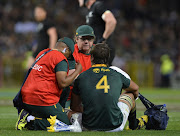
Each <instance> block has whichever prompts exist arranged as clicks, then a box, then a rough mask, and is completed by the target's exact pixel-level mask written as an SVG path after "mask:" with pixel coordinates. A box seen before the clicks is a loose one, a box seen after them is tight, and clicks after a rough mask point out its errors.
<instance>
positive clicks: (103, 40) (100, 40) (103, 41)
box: [97, 37, 106, 43]
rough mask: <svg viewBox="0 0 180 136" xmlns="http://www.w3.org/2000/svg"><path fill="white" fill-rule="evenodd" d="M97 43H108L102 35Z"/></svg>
mask: <svg viewBox="0 0 180 136" xmlns="http://www.w3.org/2000/svg"><path fill="white" fill-rule="evenodd" d="M97 43H106V39H104V38H103V37H102V38H101V39H99V40H98V41H97Z"/></svg>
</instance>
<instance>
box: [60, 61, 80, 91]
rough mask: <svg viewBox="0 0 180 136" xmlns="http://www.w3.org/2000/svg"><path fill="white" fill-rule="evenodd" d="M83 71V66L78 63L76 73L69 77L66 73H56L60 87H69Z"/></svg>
mask: <svg viewBox="0 0 180 136" xmlns="http://www.w3.org/2000/svg"><path fill="white" fill-rule="evenodd" d="M81 71H82V66H81V64H80V63H77V64H76V69H75V71H74V72H73V73H72V74H71V75H69V76H68V75H67V72H65V71H58V72H56V78H57V81H58V86H59V87H61V88H64V87H67V86H69V85H70V84H71V83H72V82H73V80H74V79H75V78H76V76H77V75H78V74H79V73H80V72H81Z"/></svg>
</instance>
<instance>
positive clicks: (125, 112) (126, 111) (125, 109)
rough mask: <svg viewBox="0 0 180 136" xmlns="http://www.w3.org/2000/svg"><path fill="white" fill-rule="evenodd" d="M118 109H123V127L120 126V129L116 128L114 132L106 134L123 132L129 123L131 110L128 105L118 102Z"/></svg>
mask: <svg viewBox="0 0 180 136" xmlns="http://www.w3.org/2000/svg"><path fill="white" fill-rule="evenodd" d="M117 105H118V107H119V108H120V109H121V112H122V114H123V122H122V124H121V126H119V127H118V128H115V129H113V130H110V131H106V132H118V131H123V129H124V127H125V125H126V122H127V119H128V116H129V112H130V109H129V107H128V105H127V104H125V103H123V102H118V103H117Z"/></svg>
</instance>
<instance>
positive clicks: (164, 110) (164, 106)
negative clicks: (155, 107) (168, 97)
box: [160, 104, 167, 113]
mask: <svg viewBox="0 0 180 136" xmlns="http://www.w3.org/2000/svg"><path fill="white" fill-rule="evenodd" d="M160 111H162V112H165V113H166V112H167V108H166V104H163V106H162V107H161V109H160Z"/></svg>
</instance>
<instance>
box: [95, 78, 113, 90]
mask: <svg viewBox="0 0 180 136" xmlns="http://www.w3.org/2000/svg"><path fill="white" fill-rule="evenodd" d="M103 82H104V84H103ZM96 89H104V93H108V89H110V86H109V85H108V81H107V75H104V76H103V77H102V78H101V79H100V80H99V82H98V83H97V84H96Z"/></svg>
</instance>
